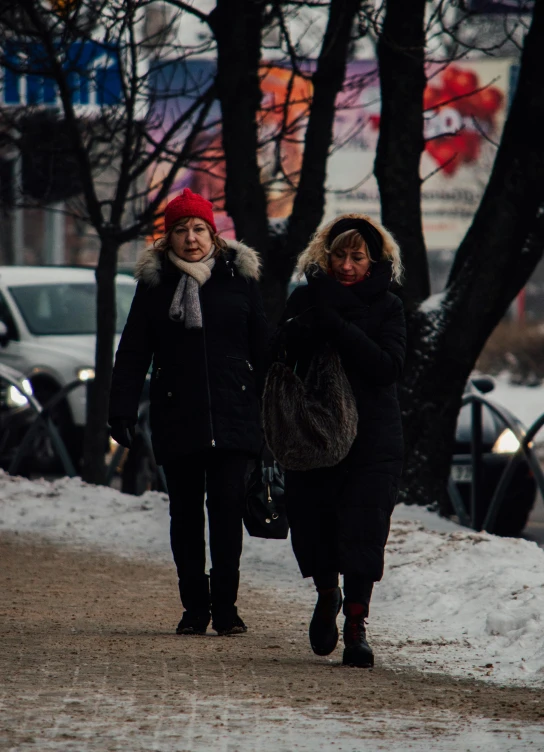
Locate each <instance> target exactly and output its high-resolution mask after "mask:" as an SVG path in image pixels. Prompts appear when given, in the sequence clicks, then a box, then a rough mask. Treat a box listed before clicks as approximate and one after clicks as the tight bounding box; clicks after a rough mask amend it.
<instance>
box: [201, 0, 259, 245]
mask: <svg viewBox="0 0 544 752" xmlns="http://www.w3.org/2000/svg"><path fill="white" fill-rule="evenodd" d="M263 12H264V3H261V2H255V1H254V0H218V2H217V6H216V8H215V9H214V11H213V12H212V14H211V15H210V23H211V26H212V28H213V31H214V34H215V37H216V40H217V92H218V96H219V100H220V102H221V112H222V132H223V148H224V152H225V161H226V173H227V178H226V183H225V199H226V200H225V207H226V210H227V212H228V213H229V214H230V216H231V217H232V220H233V222H234V226H235V228H236V235H237V236H238V237H239V238H240V239H241V240H244V241H245V242H247V243H248V244H249V245H252V246H254V247H255V248H256V249H257V250H259V251H260V252H261V253H262V254H263V257H264V258H266V254H267V251H268V240H267V239H268V220H267V207H266V196H265V191H264V188H263V186H262V185H261V180H260V169H259V163H258V144H259V138H258V129H257V112H258V110H259V108H260V103H261V88H260V82H259V64H260V61H261V33H262V25H263Z"/></svg>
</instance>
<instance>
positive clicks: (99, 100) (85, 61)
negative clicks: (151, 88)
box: [0, 41, 121, 107]
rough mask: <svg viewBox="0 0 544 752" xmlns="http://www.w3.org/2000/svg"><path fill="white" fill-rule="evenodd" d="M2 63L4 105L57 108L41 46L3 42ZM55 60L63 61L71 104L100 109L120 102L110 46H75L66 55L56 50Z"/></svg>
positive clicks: (48, 62)
mask: <svg viewBox="0 0 544 752" xmlns="http://www.w3.org/2000/svg"><path fill="white" fill-rule="evenodd" d="M1 59H2V64H3V69H4V70H3V73H4V76H3V78H4V81H3V87H2V89H1V90H0V97H1V100H2V103H3V104H4V105H14V106H17V105H19V106H20V105H38V104H41V105H46V106H47V105H49V106H59V105H60V97H59V92H58V87H57V84H56V81H55V79H54V76H53V73H52V66H51V60H50V58H49V56H48V55H47V54H46V52H45V49H44V48H43V46H41V45H39V44H35V43H25V42H6V43H5V44H4V52H3V55H2V58H1ZM58 59H60V60H62V61H63V62H62V67H63V70H64V72H65V75H66V80H67V83H68V87H69V89H70V94H71V99H72V104H74V105H80V106H99V107H102V106H107V105H114V104H117V103H118V102H119V101H120V100H121V76H120V72H119V65H118V62H117V56H116V54H115V49H114V48H113V47H112V46H111V45H107V44H101V43H99V42H94V41H85V42H74V43H73V44H72V45H70V48H69V49H68V51H66V52H65V51H63V50H61V49H60V48H59V54H58Z"/></svg>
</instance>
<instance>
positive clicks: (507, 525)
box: [492, 477, 536, 538]
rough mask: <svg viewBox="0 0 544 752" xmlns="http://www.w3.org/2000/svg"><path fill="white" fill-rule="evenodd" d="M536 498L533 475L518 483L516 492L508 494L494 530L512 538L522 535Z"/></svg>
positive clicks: (496, 533) (498, 533) (495, 532)
mask: <svg viewBox="0 0 544 752" xmlns="http://www.w3.org/2000/svg"><path fill="white" fill-rule="evenodd" d="M512 485H513V484H512ZM535 498H536V484H535V482H534V479H533V478H532V477H528V478H526V479H524V482H523V484H519V483H518V484H516V492H515V493H508V494H507V495H506V497H505V499H504V502H503V504H502V507H501V508H500V509H499V513H498V515H497V521H496V523H495V529H494V530H492V532H493V533H494V534H495V535H502V536H504V537H512V538H516V537H517V536H519V535H521V533H522V532H523V529H524V528H525V526H526V525H527V521H528V519H529V515H530V514H531V510H532V509H533V506H534V503H535Z"/></svg>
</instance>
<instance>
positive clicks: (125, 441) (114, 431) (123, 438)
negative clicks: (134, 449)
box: [110, 418, 136, 449]
mask: <svg viewBox="0 0 544 752" xmlns="http://www.w3.org/2000/svg"><path fill="white" fill-rule="evenodd" d="M110 435H111V437H112V439H114V441H116V442H117V443H118V444H120V445H121V446H124V447H125V448H126V449H130V447H131V446H132V442H133V441H134V437H135V435H136V422H135V421H134V420H131V419H130V418H113V419H112V420H111V421H110Z"/></svg>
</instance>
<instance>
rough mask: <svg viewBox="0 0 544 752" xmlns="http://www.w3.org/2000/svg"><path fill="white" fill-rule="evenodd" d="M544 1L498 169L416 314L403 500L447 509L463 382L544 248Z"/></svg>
mask: <svg viewBox="0 0 544 752" xmlns="http://www.w3.org/2000/svg"><path fill="white" fill-rule="evenodd" d="M542 40H544V6H543V4H538V3H537V4H536V5H535V10H534V16H533V21H532V24H531V28H530V30H529V33H528V35H527V37H526V40H525V45H524V51H523V56H522V63H521V69H520V76H519V82H518V89H517V93H516V96H515V98H514V101H513V103H512V107H511V109H510V113H509V116H508V119H507V122H506V125H505V128H504V132H503V136H502V139H501V143H500V146H499V149H498V152H497V156H496V159H495V164H494V168H493V171H492V174H491V177H490V180H489V183H488V186H487V189H486V191H485V194H484V196H483V199H482V202H481V205H480V207H479V209H478V211H477V213H476V215H475V218H474V221H473V224H472V226H471V228H470V229H469V231H468V233H467V235H466V237H465V239H464V241H463V243H462V244H461V246H460V248H459V251H458V253H457V255H456V259H455V263H454V265H453V268H452V272H451V275H450V279H449V282H448V286H447V288H446V291H445V294H444V298H443V300H442V301H441V303H440V305H437V307H436V308H435V309H434V310H432V311H428V312H424V311H421V310H420V311H418V312H415V313H414V314H413V315H412V316H411V318H410V324H411V325H410V331H411V343H410V344H411V347H410V351H409V356H408V361H407V366H406V371H405V376H404V379H403V383H402V385H401V389H400V396H401V404H402V409H403V419H404V428H405V440H406V456H405V459H406V467H405V474H404V483H403V498H404V500H405V501H408V502H416V503H420V504H427V503H429V502H430V501H435V500H436V501H439V503H440V504H441V506H442V507H443V508H446V506H447V497H446V491H445V485H446V481H447V477H448V474H449V468H450V459H451V452H452V447H453V439H454V432H455V422H456V418H457V413H458V409H459V403H460V399H461V395H462V391H463V387H464V385H465V383H466V381H467V379H468V377H469V375H470V372H471V370H472V368H473V367H474V363H475V362H476V359H477V357H478V355H479V353H480V351H481V349H482V347H483V345H484V344H485V342H486V340H487V338H488V337H489V335H490V334H491V332H492V331H493V329H494V327H495V326H496V325H497V323H498V322H499V320H500V319H501V317H502V316H503V315H504V314H505V312H506V310H507V308H508V306H509V304H510V302H511V301H512V299H513V298H514V297H515V295H516V294H517V293H518V292H519V290H520V289H521V288H522V287H523V285H524V284H525V283H526V281H527V280H528V279H529V277H530V275H531V273H532V271H533V270H534V268H535V266H536V265H537V263H538V262H539V261H540V259H541V258H542V254H543V249H544V216H543V207H544V140H543V139H542V137H541V126H540V124H541V123H542V122H543V118H544V81H543V80H542V76H541V75H540V74H539V71H541V70H542V69H543V67H544V45H543V44H542Z"/></svg>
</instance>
